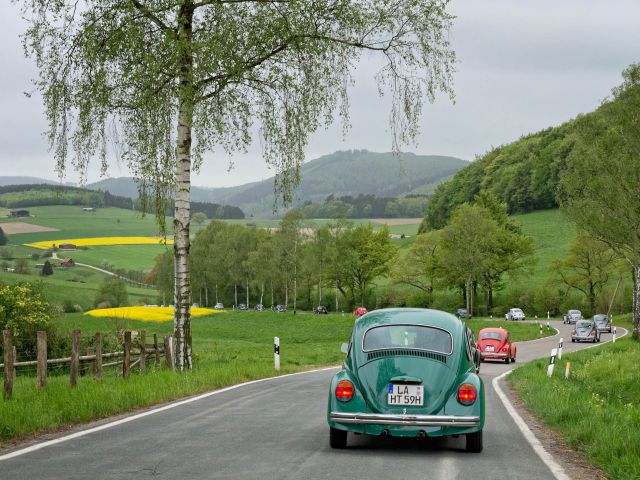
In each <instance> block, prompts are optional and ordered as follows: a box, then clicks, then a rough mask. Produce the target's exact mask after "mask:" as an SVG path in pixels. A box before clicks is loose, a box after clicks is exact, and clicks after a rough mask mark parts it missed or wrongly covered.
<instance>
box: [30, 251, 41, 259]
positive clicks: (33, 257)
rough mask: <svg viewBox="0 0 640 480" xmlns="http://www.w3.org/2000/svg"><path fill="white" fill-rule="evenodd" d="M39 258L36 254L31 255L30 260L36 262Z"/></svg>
mask: <svg viewBox="0 0 640 480" xmlns="http://www.w3.org/2000/svg"><path fill="white" fill-rule="evenodd" d="M39 258H40V255H38V254H37V253H32V254H31V260H38V259H39Z"/></svg>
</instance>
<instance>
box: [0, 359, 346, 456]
mask: <svg viewBox="0 0 640 480" xmlns="http://www.w3.org/2000/svg"><path fill="white" fill-rule="evenodd" d="M335 368H340V367H339V366H335V367H326V368H318V369H316V370H307V371H305V372H297V373H289V374H287V375H278V376H277V377H268V378H261V379H259V380H252V381H250V382H244V383H239V384H237V385H231V386H230V387H225V388H221V389H220V390H214V391H212V392H207V393H203V394H201V395H198V396H195V397H191V398H187V399H186V400H179V401H177V402H174V403H170V404H168V405H164V406H162V407H158V408H154V409H152V410H147V411H146V412H142V413H138V414H136V415H131V416H130V417H126V418H121V419H120V420H115V421H113V422H109V423H105V424H103V425H98V426H97V427H93V428H88V429H87V430H82V431H80V432H75V433H72V434H70V435H65V436H63V437H60V438H54V439H53V440H48V441H46V442H41V443H36V444H35V445H31V446H29V447H26V448H21V449H20V450H15V451H13V452H9V453H6V454H4V455H0V462H1V461H3V460H9V459H10V458H15V457H19V456H21V455H25V454H27V453H31V452H35V451H37V450H40V449H43V448H46V447H49V446H51V445H57V444H59V443H63V442H66V441H69V440H73V439H75V438H80V437H84V436H85V435H89V434H91V433H95V432H99V431H101V430H106V429H108V428H112V427H116V426H118V425H122V424H123V423H128V422H132V421H134V420H138V419H139V418H143V417H147V416H149V415H153V414H155V413H159V412H164V411H165V410H170V409H172V408H175V407H179V406H181V405H186V404H187V403H192V402H197V401H198V400H202V399H203V398H207V397H211V396H213V395H218V394H219V393H224V392H228V391H230V390H235V389H236V388H240V387H245V386H247V385H253V384H256V383H261V382H268V381H271V380H277V379H279V378H286V377H293V376H295V375H304V374H307V373H315V372H324V371H327V370H333V369H335Z"/></svg>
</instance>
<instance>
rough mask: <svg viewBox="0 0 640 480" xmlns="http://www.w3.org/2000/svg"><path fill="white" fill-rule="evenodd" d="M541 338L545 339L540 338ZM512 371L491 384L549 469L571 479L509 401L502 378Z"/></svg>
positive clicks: (556, 475) (507, 372)
mask: <svg viewBox="0 0 640 480" xmlns="http://www.w3.org/2000/svg"><path fill="white" fill-rule="evenodd" d="M556 330H557V329H556ZM623 330H624V334H623V335H621V336H620V338H622V337H624V336H625V335H627V334H628V333H629V330H627V329H626V328H623ZM545 338H546V339H548V338H549V337H545ZM552 338H553V337H552ZM539 340H543V339H539ZM534 341H535V340H534ZM610 341H611V340H607V341H606V342H604V343H609V342H610ZM601 345H602V343H600V344H597V343H594V344H593V345H591V346H589V347H585V348H582V349H580V350H586V349H588V348H593V347H599V346H601ZM576 351H579V350H576ZM569 353H573V352H569ZM512 371H513V369H511V370H508V371H506V372H504V373H503V374H502V375H499V376H497V377H495V378H494V379H493V380H492V381H491V384H492V385H493V389H494V390H495V391H496V393H497V394H498V398H500V401H501V402H502V404H503V405H504V408H506V409H507V412H509V415H511V418H513V421H514V422H515V423H516V425H517V426H518V428H519V429H520V432H522V435H523V436H524V438H525V440H526V441H527V442H529V445H531V448H533V451H534V452H536V453H537V454H538V456H539V457H540V458H541V459H542V461H543V462H544V463H545V464H546V465H547V467H549V470H551V473H552V474H553V476H554V477H555V478H556V479H557V480H571V477H569V476H568V475H567V474H566V473H565V471H564V469H563V468H562V466H560V464H559V463H558V462H556V461H555V459H554V458H553V456H552V455H551V454H550V453H549V452H547V451H546V450H545V448H544V447H543V446H542V443H540V440H538V438H537V437H536V436H535V434H534V433H533V432H532V431H531V429H530V428H529V427H528V426H527V424H526V423H525V421H524V420H523V419H522V417H521V416H520V414H519V413H518V412H517V411H516V409H515V407H514V406H513V404H512V403H511V402H510V401H509V398H508V397H507V396H506V395H505V393H504V391H503V390H502V388H501V387H500V380H502V379H503V378H504V377H506V376H507V375H509V374H510V373H511V372H512Z"/></svg>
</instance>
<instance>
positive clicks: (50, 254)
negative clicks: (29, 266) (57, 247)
mask: <svg viewBox="0 0 640 480" xmlns="http://www.w3.org/2000/svg"><path fill="white" fill-rule="evenodd" d="M41 256H42V258H51V257H53V253H52V252H50V251H49V250H47V251H46V252H44V253H43V254H42V255H41Z"/></svg>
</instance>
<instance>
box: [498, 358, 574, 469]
mask: <svg viewBox="0 0 640 480" xmlns="http://www.w3.org/2000/svg"><path fill="white" fill-rule="evenodd" d="M511 372H512V370H508V371H506V372H504V373H503V374H502V375H499V376H497V377H495V378H494V379H493V380H492V381H491V384H492V385H493V389H494V390H495V391H496V393H497V394H498V398H500V401H501V402H502V404H503V405H504V408H506V409H507V412H509V415H511V418H513V421H514V422H515V424H516V425H517V426H518V428H519V429H520V432H522V435H523V436H524V438H525V440H526V441H527V442H528V443H529V445H531V448H532V449H533V451H534V452H536V454H538V456H539V457H540V459H541V460H542V461H543V462H544V463H545V464H546V465H547V467H549V470H551V473H552V474H553V476H554V477H555V478H556V479H557V480H571V477H569V476H568V475H567V474H566V473H565V472H564V469H563V468H562V467H561V466H560V464H558V462H556V461H555V459H554V458H553V457H552V456H551V454H550V453H549V452H547V451H546V450H545V449H544V447H543V446H542V443H540V440H538V438H537V437H536V436H535V435H534V434H533V432H532V431H531V429H530V428H529V427H528V426H527V424H526V423H525V421H524V420H523V419H522V417H521V416H520V414H518V412H517V411H516V409H515V408H514V406H513V405H512V404H511V402H510V401H509V399H508V398H507V396H506V395H505V393H504V392H503V391H502V388H500V385H499V382H500V380H502V379H503V378H504V377H506V376H507V375H509V374H510V373H511Z"/></svg>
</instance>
